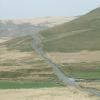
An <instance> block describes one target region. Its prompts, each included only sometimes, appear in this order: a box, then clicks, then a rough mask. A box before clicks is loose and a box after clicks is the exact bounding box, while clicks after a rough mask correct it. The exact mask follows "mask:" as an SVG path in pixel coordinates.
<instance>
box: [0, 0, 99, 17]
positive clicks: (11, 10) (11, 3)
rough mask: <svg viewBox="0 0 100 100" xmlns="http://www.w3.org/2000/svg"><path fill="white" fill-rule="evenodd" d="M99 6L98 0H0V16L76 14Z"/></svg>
mask: <svg viewBox="0 0 100 100" xmlns="http://www.w3.org/2000/svg"><path fill="white" fill-rule="evenodd" d="M96 7H100V0H0V18H32V17H42V16H77V15H81V14H84V13H87V12H88V11H90V10H92V9H94V8H96Z"/></svg>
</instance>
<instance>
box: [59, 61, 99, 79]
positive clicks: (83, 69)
mask: <svg viewBox="0 0 100 100" xmlns="http://www.w3.org/2000/svg"><path fill="white" fill-rule="evenodd" d="M61 70H63V71H64V73H65V74H66V75H69V76H71V77H74V78H81V79H99V80H100V62H95V63H73V64H66V63H65V64H63V65H62V67H61Z"/></svg>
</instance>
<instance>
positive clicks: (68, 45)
mask: <svg viewBox="0 0 100 100" xmlns="http://www.w3.org/2000/svg"><path fill="white" fill-rule="evenodd" d="M40 34H42V36H43V37H44V39H43V44H44V49H45V50H47V51H55V52H56V51H60V52H74V51H81V50H100V45H99V43H100V8H97V9H95V10H93V11H91V12H90V13H88V14H86V15H84V16H81V17H80V18H77V19H75V20H73V21H71V22H68V23H65V24H63V25H59V26H56V27H53V28H50V29H47V30H44V31H42V32H40Z"/></svg>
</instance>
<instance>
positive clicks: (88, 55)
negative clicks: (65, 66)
mask: <svg viewBox="0 0 100 100" xmlns="http://www.w3.org/2000/svg"><path fill="white" fill-rule="evenodd" d="M48 56H49V57H50V58H51V59H53V61H55V62H57V63H81V62H97V61H100V51H81V52H76V53H61V52H52V53H48Z"/></svg>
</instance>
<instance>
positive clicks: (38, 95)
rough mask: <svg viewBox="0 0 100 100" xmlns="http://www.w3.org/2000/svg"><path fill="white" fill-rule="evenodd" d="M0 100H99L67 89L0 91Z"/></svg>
mask: <svg viewBox="0 0 100 100" xmlns="http://www.w3.org/2000/svg"><path fill="white" fill-rule="evenodd" d="M0 100H99V98H97V97H95V96H89V95H87V94H85V93H82V92H78V91H76V92H73V91H70V90H69V89H68V88H42V89H19V90H14V89H13V90H0Z"/></svg>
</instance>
